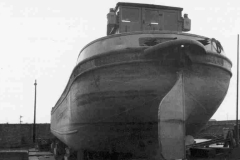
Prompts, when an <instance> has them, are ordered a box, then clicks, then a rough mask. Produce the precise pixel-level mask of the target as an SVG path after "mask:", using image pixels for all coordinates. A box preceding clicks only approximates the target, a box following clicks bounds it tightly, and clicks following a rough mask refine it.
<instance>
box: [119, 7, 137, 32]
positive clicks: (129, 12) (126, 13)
mask: <svg viewBox="0 0 240 160" xmlns="http://www.w3.org/2000/svg"><path fill="white" fill-rule="evenodd" d="M133 31H141V8H137V7H122V9H121V22H120V33H122V32H133Z"/></svg>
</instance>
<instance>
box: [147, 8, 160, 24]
mask: <svg viewBox="0 0 240 160" xmlns="http://www.w3.org/2000/svg"><path fill="white" fill-rule="evenodd" d="M145 21H146V23H148V24H156V25H158V23H159V13H158V11H155V10H146V11H145Z"/></svg>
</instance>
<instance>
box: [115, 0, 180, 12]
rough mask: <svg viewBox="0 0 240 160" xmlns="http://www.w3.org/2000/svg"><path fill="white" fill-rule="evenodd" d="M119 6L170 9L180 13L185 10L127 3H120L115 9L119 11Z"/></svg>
mask: <svg viewBox="0 0 240 160" xmlns="http://www.w3.org/2000/svg"><path fill="white" fill-rule="evenodd" d="M119 6H131V7H145V8H156V9H168V10H179V11H182V10H183V8H179V7H171V6H162V5H154V4H142V3H126V2H118V3H117V5H116V7H115V10H117V9H118V7H119Z"/></svg>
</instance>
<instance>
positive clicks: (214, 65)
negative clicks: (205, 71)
mask: <svg viewBox="0 0 240 160" xmlns="http://www.w3.org/2000/svg"><path fill="white" fill-rule="evenodd" d="M193 64H204V65H208V66H213V67H217V68H221V69H223V70H225V71H227V72H228V73H229V74H230V76H231V77H232V72H231V71H230V70H228V69H227V68H224V67H223V66H220V65H216V64H213V63H210V62H208V63H206V62H193Z"/></svg>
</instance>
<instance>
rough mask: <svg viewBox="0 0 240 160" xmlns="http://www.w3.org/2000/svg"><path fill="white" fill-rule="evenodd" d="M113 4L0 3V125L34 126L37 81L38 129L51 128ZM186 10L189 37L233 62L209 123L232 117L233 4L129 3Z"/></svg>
mask: <svg viewBox="0 0 240 160" xmlns="http://www.w3.org/2000/svg"><path fill="white" fill-rule="evenodd" d="M117 2H118V1H117V0H101V1H99V0H95V1H94V0H84V1H83V0H65V1H63V0H21V1H19V0H0V44H1V45H0V123H6V122H8V123H19V117H20V115H22V116H23V118H22V121H23V123H32V122H33V107H34V85H33V84H34V80H35V79H37V83H38V85H37V123H49V122H50V111H51V108H52V107H53V106H54V105H55V103H56V101H57V100H58V98H59V97H60V95H61V94H62V91H63V90H64V88H65V86H66V84H67V81H68V78H69V76H70V74H71V72H72V70H73V68H74V66H75V64H76V61H77V56H78V54H79V51H80V50H81V49H82V48H83V47H84V46H85V45H86V44H88V43H89V42H91V41H93V40H95V39H97V38H100V37H103V36H105V35H106V24H107V19H106V14H107V13H108V11H109V8H113V7H115V5H116V3H117ZM124 2H137V3H150V4H157V5H167V6H175V7H182V8H184V10H183V13H188V16H189V18H190V19H191V20H192V30H191V31H190V33H193V34H198V35H203V36H206V37H209V38H216V39H217V40H219V41H220V42H221V43H222V45H223V47H224V50H225V53H226V56H227V57H228V58H229V59H230V60H231V61H232V62H233V68H232V72H233V77H232V79H231V84H230V88H229V90H228V93H227V96H226V98H225V100H224V102H223V103H222V105H221V106H220V108H219V109H218V111H217V112H216V114H215V115H214V116H213V117H212V118H214V119H217V120H226V119H229V120H230V119H235V117H236V112H235V111H236V56H237V34H238V33H239V32H240V7H239V5H238V3H237V0H229V1H219V0H211V1H209V0H202V1H193V0H181V1H179V0H158V1H154V0H131V1H124Z"/></svg>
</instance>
